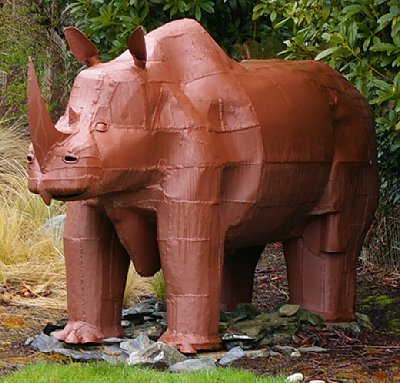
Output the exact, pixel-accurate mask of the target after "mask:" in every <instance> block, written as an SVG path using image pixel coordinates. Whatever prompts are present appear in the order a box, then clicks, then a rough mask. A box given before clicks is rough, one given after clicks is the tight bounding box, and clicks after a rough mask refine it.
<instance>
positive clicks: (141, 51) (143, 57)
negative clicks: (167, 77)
mask: <svg viewBox="0 0 400 383" xmlns="http://www.w3.org/2000/svg"><path fill="white" fill-rule="evenodd" d="M128 48H129V51H130V52H131V55H132V57H133V61H134V62H135V65H136V66H138V67H140V68H142V69H144V67H145V66H146V61H147V51H146V42H145V41H144V32H143V27H137V28H136V29H135V30H134V31H133V32H132V34H131V35H130V37H129V40H128Z"/></svg>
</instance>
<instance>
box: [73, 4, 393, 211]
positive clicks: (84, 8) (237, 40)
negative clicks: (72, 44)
mask: <svg viewBox="0 0 400 383" xmlns="http://www.w3.org/2000/svg"><path fill="white" fill-rule="evenodd" d="M67 9H68V11H69V12H70V13H71V16H72V17H73V18H74V19H75V24H76V25H77V26H78V27H80V28H82V29H83V30H84V31H85V32H86V33H87V34H88V35H89V36H90V37H91V38H92V39H93V40H94V41H95V43H96V44H97V45H98V47H99V49H100V51H101V53H102V57H103V59H109V58H112V57H115V56H116V55H117V54H118V53H120V52H121V51H122V50H124V49H125V48H126V41H127V38H128V36H129V34H130V33H131V31H132V30H133V29H134V28H135V27H136V26H138V25H144V26H145V28H146V29H147V31H150V30H152V29H154V28H156V27H158V26H160V25H161V24H163V23H165V22H168V21H170V20H172V19H178V18H182V17H192V18H196V19H197V20H199V21H200V22H201V23H202V24H203V26H204V27H205V28H206V29H207V30H208V31H209V32H210V34H211V35H212V36H213V37H214V38H215V39H216V40H217V41H218V43H219V44H221V46H222V47H223V48H224V49H225V50H226V51H227V52H228V53H229V54H230V55H231V56H232V57H234V58H236V59H243V58H266V57H273V56H276V55H277V53H278V52H279V56H280V57H282V58H287V59H311V60H313V59H318V60H323V61H325V62H327V63H328V64H329V65H331V66H332V67H334V68H335V69H336V70H338V71H339V72H341V73H342V74H343V75H345V76H346V77H347V78H348V79H349V80H350V81H352V82H353V83H354V84H355V85H356V86H357V88H358V89H359V90H360V91H361V93H362V94H363V95H364V96H366V97H367V98H368V100H369V102H370V104H371V105H372V107H373V110H374V114H375V120H376V132H377V137H378V156H379V162H380V165H381V178H382V184H381V189H382V196H383V199H382V201H383V205H385V204H389V205H391V204H398V203H399V202H400V184H399V179H400V174H399V173H400V170H399V169H400V123H399V117H398V115H399V112H400V74H399V67H400V4H399V2H398V0H390V1H385V0H331V1H329V0H296V1H286V0H129V1H122V0H114V1H104V0H78V1H75V2H73V3H71V4H70V5H69V6H68V7H67Z"/></svg>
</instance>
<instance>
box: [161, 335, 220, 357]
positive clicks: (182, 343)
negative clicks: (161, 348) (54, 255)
mask: <svg viewBox="0 0 400 383" xmlns="http://www.w3.org/2000/svg"><path fill="white" fill-rule="evenodd" d="M158 342H163V343H166V344H168V345H169V346H172V347H175V348H176V349H178V350H179V351H180V352H181V353H182V354H195V353H196V352H197V351H198V350H219V349H220V348H221V347H222V342H221V339H220V338H219V337H218V336H208V337H205V336H199V335H194V334H181V333H176V332H170V331H168V330H167V331H166V332H165V333H164V334H163V335H162V336H161V337H160V338H159V339H158Z"/></svg>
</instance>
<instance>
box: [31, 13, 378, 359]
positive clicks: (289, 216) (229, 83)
mask: <svg viewBox="0 0 400 383" xmlns="http://www.w3.org/2000/svg"><path fill="white" fill-rule="evenodd" d="M65 34H66V38H67V41H68V43H69V46H70V48H71V50H72V52H73V54H74V55H75V57H76V58H77V59H78V60H79V61H80V62H82V63H86V64H87V66H88V67H87V68H86V69H84V70H82V71H81V72H80V73H79V74H78V76H77V78H76V80H75V83H74V86H73V88H72V91H71V96H70V100H69V103H68V106H67V109H66V112H65V114H64V115H63V116H62V117H61V118H60V119H59V121H58V122H57V124H56V125H55V126H54V125H53V123H52V122H51V119H50V117H49V115H48V113H47V111H46V106H45V102H44V100H43V98H42V96H41V94H40V90H39V87H38V84H37V80H36V76H35V73H34V69H33V66H32V63H30V65H29V100H28V103H29V108H28V113H29V126H30V134H31V140H32V145H31V148H30V151H29V155H28V162H29V175H30V178H29V189H30V190H31V191H32V192H34V193H38V194H40V195H41V196H42V198H43V199H44V200H45V202H46V203H49V202H50V200H51V199H52V198H54V199H57V200H61V201H69V202H68V207H67V219H66V224H65V234H64V241H65V242H64V243H65V260H66V270H67V289H68V316H69V322H68V324H67V326H66V327H65V329H64V330H62V331H60V332H58V333H56V336H57V337H58V338H59V339H62V340H64V341H65V342H70V343H84V342H97V341H101V340H102V339H103V338H106V337H110V336H120V335H122V333H123V331H122V329H121V326H120V319H121V305H122V303H121V302H122V297H123V292H124V287H125V281H126V276H127V270H128V266H129V262H130V260H132V261H133V264H134V266H135V268H136V270H137V272H138V273H139V274H140V275H142V276H151V275H153V274H154V273H155V272H157V271H158V270H159V269H160V267H161V268H162V270H163V273H164V278H165V288H166V296H167V298H166V300H167V312H168V313H167V324H168V329H167V331H166V332H165V333H164V334H163V335H162V337H161V338H160V340H161V341H164V342H166V343H169V344H171V345H173V346H175V347H177V348H178V349H180V350H181V351H183V352H186V353H193V352H196V351H197V350H200V349H213V348H217V347H219V345H220V339H219V337H218V321H219V314H220V307H221V305H222V307H223V308H224V309H226V310H231V309H233V308H234V307H235V306H236V305H237V304H238V303H239V302H249V301H250V300H251V297H252V285H253V276H254V270H255V267H256V264H257V261H258V259H259V257H260V254H261V253H262V251H263V248H264V246H265V245H266V244H267V243H268V242H271V241H282V242H283V248H284V253H285V259H286V263H287V274H288V281H289V292H290V302H292V303H295V304H299V305H302V306H304V307H306V308H307V309H309V310H312V311H313V312H316V313H318V314H320V315H321V316H322V317H324V318H325V319H327V320H333V321H335V320H351V319H353V318H354V302H355V286H356V263H357V257H358V255H359V252H360V249H361V246H362V242H363V239H364V236H365V234H366V231H367V229H368V227H369V225H370V223H371V220H372V218H373V214H374V212H375V209H376V205H377V198H378V190H377V163H376V143H375V135H374V126H373V122H372V119H371V114H370V109H369V107H368V104H367V103H366V101H365V100H364V98H363V97H362V96H361V95H360V94H359V93H358V92H357V91H356V89H355V88H354V87H353V86H352V85H351V84H350V83H349V82H347V81H346V80H345V79H344V78H343V77H342V76H341V75H339V74H338V73H337V72H335V71H334V70H332V69H330V68H329V67H327V66H325V65H324V64H322V63H320V62H317V61H283V60H265V61H262V60H260V61H258V60H254V61H252V60H250V61H244V62H241V63H237V62H235V61H233V60H231V59H230V58H228V57H227V55H226V54H225V53H224V52H223V50H222V49H221V48H220V47H219V46H218V45H217V44H216V43H215V42H214V41H213V40H212V38H211V37H210V36H209V35H208V34H207V32H206V31H205V30H204V29H203V28H202V27H201V26H200V25H199V24H198V23H197V22H195V21H193V20H179V21H174V22H171V23H169V24H166V25H164V26H162V27H160V28H158V29H156V30H154V31H153V32H151V33H149V34H148V35H147V36H146V37H144V34H143V30H142V29H140V28H139V29H136V30H135V31H134V33H133V34H132V35H131V37H130V39H129V42H128V47H129V49H128V50H127V51H126V52H125V53H123V54H122V55H121V56H119V57H118V58H116V59H115V60H112V61H110V62H107V63H101V62H100V60H99V57H98V54H97V50H96V48H95V46H94V45H93V44H92V43H91V42H90V41H89V40H88V39H87V38H86V37H85V36H84V35H83V34H82V33H80V32H79V31H78V30H76V29H75V28H68V29H66V31H65Z"/></svg>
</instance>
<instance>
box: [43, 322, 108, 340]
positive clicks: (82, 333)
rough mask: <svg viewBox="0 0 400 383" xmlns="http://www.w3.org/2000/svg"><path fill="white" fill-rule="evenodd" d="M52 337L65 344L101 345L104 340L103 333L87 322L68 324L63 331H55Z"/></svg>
mask: <svg viewBox="0 0 400 383" xmlns="http://www.w3.org/2000/svg"><path fill="white" fill-rule="evenodd" d="M51 335H52V336H54V337H55V338H57V339H58V340H61V341H64V342H65V343H71V344H76V343H100V342H102V340H103V339H104V334H103V332H102V331H101V330H100V329H99V328H98V327H96V326H93V325H91V324H89V323H87V322H82V321H77V322H68V324H67V325H66V326H65V328H64V329H63V330H59V331H54V332H52V333H51Z"/></svg>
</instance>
